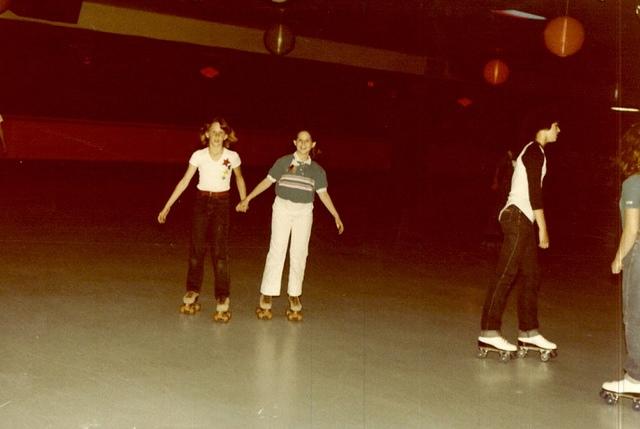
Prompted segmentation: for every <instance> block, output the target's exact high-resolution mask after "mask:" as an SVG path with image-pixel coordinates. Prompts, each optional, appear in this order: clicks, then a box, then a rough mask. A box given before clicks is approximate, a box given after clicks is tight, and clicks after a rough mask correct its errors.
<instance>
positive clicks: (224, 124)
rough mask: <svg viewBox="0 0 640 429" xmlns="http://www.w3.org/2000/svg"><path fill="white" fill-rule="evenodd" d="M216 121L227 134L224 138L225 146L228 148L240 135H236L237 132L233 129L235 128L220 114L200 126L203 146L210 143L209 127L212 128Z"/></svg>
mask: <svg viewBox="0 0 640 429" xmlns="http://www.w3.org/2000/svg"><path fill="white" fill-rule="evenodd" d="M216 122H217V123H219V124H220V128H221V129H222V131H224V132H225V134H226V135H227V138H226V139H225V140H224V147H226V148H227V149H228V148H229V146H231V144H232V143H235V142H237V141H238V137H236V132H235V131H233V128H231V126H230V125H229V123H228V122H227V120H226V119H224V118H221V117H218V116H216V117H214V118H213V119H212V120H211V121H210V122H208V123H206V124H204V125H203V126H202V127H201V128H200V143H201V144H202V146H206V145H208V144H209V139H208V138H207V133H208V132H209V128H211V125H212V124H214V123H216Z"/></svg>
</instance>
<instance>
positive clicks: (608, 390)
mask: <svg viewBox="0 0 640 429" xmlns="http://www.w3.org/2000/svg"><path fill="white" fill-rule="evenodd" d="M600 396H601V397H602V398H603V399H604V400H605V402H606V403H607V404H609V405H615V404H616V403H617V402H618V399H619V398H628V399H630V400H631V401H632V405H631V406H632V407H633V409H634V410H635V411H640V381H637V380H634V379H632V378H631V377H629V376H628V375H625V376H624V378H623V379H622V380H617V381H607V382H606V383H602V390H600Z"/></svg>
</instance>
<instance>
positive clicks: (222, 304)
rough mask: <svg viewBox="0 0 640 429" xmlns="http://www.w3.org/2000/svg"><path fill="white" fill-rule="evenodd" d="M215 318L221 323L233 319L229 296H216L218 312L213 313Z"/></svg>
mask: <svg viewBox="0 0 640 429" xmlns="http://www.w3.org/2000/svg"><path fill="white" fill-rule="evenodd" d="M213 320H215V321H216V322H221V323H227V322H228V321H229V320H231V312H230V311H229V297H228V296H225V297H218V298H216V312H215V313H214V314H213Z"/></svg>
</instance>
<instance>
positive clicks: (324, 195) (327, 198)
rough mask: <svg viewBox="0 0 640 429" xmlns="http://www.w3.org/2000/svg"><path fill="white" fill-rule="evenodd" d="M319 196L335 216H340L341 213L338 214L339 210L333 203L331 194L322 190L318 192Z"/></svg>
mask: <svg viewBox="0 0 640 429" xmlns="http://www.w3.org/2000/svg"><path fill="white" fill-rule="evenodd" d="M318 197H320V201H322V204H324V206H325V207H326V208H327V210H329V213H331V215H332V216H333V217H340V215H339V214H338V210H336V207H335V206H334V205H333V201H332V200H331V196H330V195H329V193H328V192H320V193H318Z"/></svg>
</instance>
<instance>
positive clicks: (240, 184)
mask: <svg viewBox="0 0 640 429" xmlns="http://www.w3.org/2000/svg"><path fill="white" fill-rule="evenodd" d="M236 187H237V188H238V194H239V195H240V201H242V200H244V199H245V198H247V185H246V183H245V182H244V177H240V178H237V177H236Z"/></svg>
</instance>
